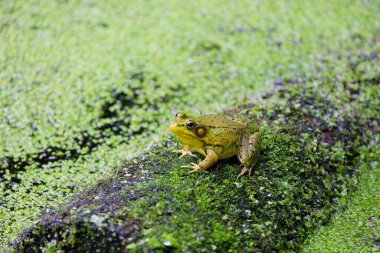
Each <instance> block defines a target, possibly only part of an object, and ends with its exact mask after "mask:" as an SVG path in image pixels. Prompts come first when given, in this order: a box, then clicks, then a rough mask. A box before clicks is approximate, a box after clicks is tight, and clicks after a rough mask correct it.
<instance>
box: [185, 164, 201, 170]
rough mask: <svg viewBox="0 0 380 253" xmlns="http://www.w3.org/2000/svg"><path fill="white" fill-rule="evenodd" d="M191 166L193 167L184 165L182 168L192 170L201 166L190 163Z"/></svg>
mask: <svg viewBox="0 0 380 253" xmlns="http://www.w3.org/2000/svg"><path fill="white" fill-rule="evenodd" d="M190 164H191V165H182V166H181V168H192V169H194V168H195V167H197V166H198V167H199V165H198V164H196V163H190Z"/></svg>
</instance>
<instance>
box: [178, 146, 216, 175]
mask: <svg viewBox="0 0 380 253" xmlns="http://www.w3.org/2000/svg"><path fill="white" fill-rule="evenodd" d="M205 151H206V152H205V153H206V157H205V159H204V160H203V161H202V162H200V164H194V163H193V165H192V166H182V167H188V168H191V169H192V170H191V171H190V172H189V173H193V172H196V171H199V170H207V169H208V168H210V167H211V166H212V165H214V164H215V163H216V162H217V161H218V160H219V157H218V154H217V153H216V152H215V151H214V150H213V149H206V150H205Z"/></svg>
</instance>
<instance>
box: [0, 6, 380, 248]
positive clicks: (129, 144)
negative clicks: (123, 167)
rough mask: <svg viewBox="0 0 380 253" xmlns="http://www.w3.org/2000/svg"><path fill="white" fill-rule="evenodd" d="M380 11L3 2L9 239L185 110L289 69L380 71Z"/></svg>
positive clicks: (212, 104)
mask: <svg viewBox="0 0 380 253" xmlns="http://www.w3.org/2000/svg"><path fill="white" fill-rule="evenodd" d="M378 13H380V2H378V1H308V2H305V1H187V2H185V1H70V0H68V1H63V0H61V1H0V31H1V35H0V36H1V37H0V69H1V71H0V165H1V167H0V175H1V181H0V204H1V206H0V242H1V244H2V245H4V244H5V243H6V242H7V241H9V240H10V239H12V238H14V236H15V235H17V233H18V232H20V231H21V230H22V229H24V228H26V227H27V226H29V225H30V224H32V223H33V222H34V221H35V219H36V217H38V213H39V212H41V211H42V210H49V209H51V208H54V207H56V206H57V205H58V204H60V203H63V202H64V201H65V200H67V199H68V198H70V197H71V196H72V195H73V194H74V193H77V192H79V191H80V190H81V189H82V188H83V186H85V185H89V184H93V183H94V182H96V181H97V180H98V179H99V178H102V177H104V176H105V175H107V174H108V173H109V172H110V171H111V170H112V168H114V167H115V166H116V165H119V164H121V163H122V162H123V161H124V160H125V159H127V158H130V157H133V156H136V155H138V154H139V153H140V152H141V151H143V150H144V149H145V148H146V147H149V146H150V145H153V144H154V143H157V142H160V140H162V139H165V138H167V137H166V136H168V135H169V133H168V130H167V126H168V123H169V122H170V120H171V118H172V117H173V115H174V114H175V112H177V111H187V112H192V113H195V114H198V113H200V112H202V113H215V112H220V111H221V110H222V109H225V108H234V107H237V106H238V105H240V104H245V103H249V102H254V101H257V99H258V96H256V95H252V94H262V93H264V92H265V91H268V90H271V89H272V88H273V85H274V84H276V83H279V82H281V80H296V79H298V78H303V79H309V80H312V79H318V80H338V81H339V80H351V79H356V78H359V77H360V78H368V79H371V78H378V77H379V72H380V67H379V64H378V59H379V58H378V53H379V50H380V46H379V44H380V43H379V42H380V18H379V14H378ZM364 56H365V57H367V58H368V57H369V59H370V60H368V59H367V60H366V58H365V57H364ZM363 57H364V58H363ZM371 57H372V58H371ZM376 62H377V64H376ZM247 94H249V95H247ZM259 102H260V101H259ZM377 116H378V115H377ZM374 168H376V170H368V173H369V175H372V176H369V178H372V180H373V178H379V175H378V174H379V173H378V170H377V169H378V164H375V165H374ZM371 173H372V174H371ZM376 173H377V174H376ZM365 182H367V181H365ZM371 182H372V181H371ZM374 182H376V180H375V181H374ZM363 185H364V186H363V188H362V190H363V191H365V192H367V194H369V196H376V195H378V194H379V188H371V185H372V183H369V184H367V186H365V185H366V184H363ZM369 189H371V190H370V191H368V190H369ZM373 189H375V190H373ZM359 192H360V191H359ZM368 192H369V193H368ZM371 194H372V195H371ZM366 196H367V195H366ZM367 197H368V196H367ZM354 198H355V197H353V199H354ZM368 198H369V197H368ZM364 199H365V198H364ZM356 206H357V205H356ZM352 208H353V209H352V210H353V212H354V216H355V215H356V213H357V212H359V213H360V210H356V209H355V205H354V206H353V207H352ZM350 210H351V209H350ZM355 210H356V211H355ZM364 216H365V215H364ZM332 226H334V223H332ZM342 226H343V225H339V224H338V225H336V228H334V229H338V230H339V229H341V230H340V232H339V231H338V232H336V231H335V232H334V229H333V230H332V232H331V233H332V234H334V235H336V236H337V237H339V236H340V235H339V233H341V231H342V229H343V231H345V230H346V228H342ZM355 227H356V226H352V228H349V229H355ZM324 229H325V228H324ZM323 231H326V229H325V230H323ZM325 233H327V232H325ZM347 233H348V232H347ZM355 235H357V234H354V235H353V237H352V238H355V237H357V236H355ZM361 235H362V236H364V237H365V236H368V235H367V234H366V233H359V236H361ZM343 236H344V233H343ZM346 236H347V235H346ZM319 238H322V235H320V234H317V235H316V237H315V238H313V239H312V241H313V242H314V243H316V245H317V246H313V245H310V246H309V248H310V249H313V247H319V246H320V245H319V246H318V240H319ZM322 239H323V238H322ZM322 242H323V240H322ZM339 243H341V242H340V241H339V240H337V242H336V243H335V244H334V243H333V244H332V246H331V247H336V246H337V244H339ZM321 244H323V243H321Z"/></svg>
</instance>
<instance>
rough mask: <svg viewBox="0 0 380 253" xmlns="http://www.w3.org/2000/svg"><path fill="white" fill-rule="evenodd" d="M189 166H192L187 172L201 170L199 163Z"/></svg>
mask: <svg viewBox="0 0 380 253" xmlns="http://www.w3.org/2000/svg"><path fill="white" fill-rule="evenodd" d="M191 168H192V170H191V171H189V174H190V173H194V172H197V171H200V170H202V168H201V167H200V166H199V165H196V166H193V167H191Z"/></svg>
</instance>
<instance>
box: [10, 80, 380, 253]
mask: <svg viewBox="0 0 380 253" xmlns="http://www.w3.org/2000/svg"><path fill="white" fill-rule="evenodd" d="M359 86H360V89H361V90H362V91H361V92H360V94H356V95H351V96H348V97H347V98H342V99H347V101H342V102H344V103H341V104H337V103H335V104H334V103H332V102H331V101H332V99H336V98H334V97H332V98H327V97H326V96H324V94H328V91H329V90H331V88H333V89H335V88H337V87H336V86H330V85H326V84H322V83H320V84H318V86H315V85H313V86H310V85H306V86H299V84H288V85H287V86H286V90H285V92H284V90H281V92H278V91H276V92H273V93H271V94H267V95H265V97H266V98H267V99H268V100H273V101H279V100H281V101H280V102H276V103H272V104H271V105H268V107H266V106H261V107H258V106H257V105H248V106H245V107H241V108H240V109H238V110H237V111H239V112H240V114H242V115H244V116H245V117H246V118H247V119H249V121H250V122H252V125H251V127H252V129H258V130H259V131H260V133H261V135H262V149H261V154H260V162H259V164H257V166H256V167H255V170H254V173H253V175H252V176H251V177H245V178H243V179H242V180H236V179H235V178H236V175H237V174H238V171H239V169H240V165H239V162H237V159H229V160H227V161H222V162H220V163H218V164H217V165H216V166H215V167H214V168H212V169H210V170H209V171H207V172H204V173H198V174H187V172H186V170H185V169H181V168H180V165H182V164H184V163H187V162H190V161H192V160H193V159H192V158H187V159H185V160H179V159H177V157H176V155H174V154H172V153H171V152H170V149H167V148H165V146H168V145H169V146H172V145H173V142H172V140H169V141H168V142H166V143H164V144H162V146H160V147H155V148H152V149H150V150H149V151H148V152H147V153H145V154H143V155H142V156H141V157H139V158H136V159H134V160H132V161H129V162H127V163H126V164H124V165H123V166H121V167H118V168H116V169H115V172H114V173H115V174H114V175H113V176H112V177H110V178H108V179H105V180H103V181H101V182H100V183H99V184H98V185H97V186H96V187H93V188H91V189H89V190H87V191H84V192H83V193H82V194H80V195H77V197H75V198H74V199H73V200H72V201H71V202H69V203H68V204H65V205H62V206H61V207H60V209H59V210H57V211H55V212H50V213H46V214H44V215H43V216H42V220H41V221H40V222H39V223H38V224H37V225H36V226H34V227H32V228H30V229H28V230H26V231H25V232H24V233H23V235H22V236H21V237H20V238H19V239H18V240H16V241H15V242H14V243H13V247H15V249H18V250H20V249H22V250H28V249H38V248H39V247H53V246H52V242H53V241H54V242H56V243H57V244H56V245H54V248H55V249H65V250H72V249H81V250H91V249H95V248H97V249H100V250H107V251H115V252H116V251H124V250H127V249H128V250H134V251H141V250H143V251H149V250H153V249H154V250H156V251H169V250H174V251H177V250H180V249H181V250H185V251H207V252H208V251H228V250H230V251H236V250H243V251H278V250H294V251H298V250H300V248H301V245H302V243H303V242H304V240H305V239H306V238H307V236H308V235H309V234H310V233H311V231H313V230H314V229H315V228H317V227H319V226H321V225H323V224H326V222H328V221H329V219H330V217H331V215H332V214H333V213H334V210H335V206H336V204H337V199H338V198H339V197H341V196H344V195H346V194H347V192H350V191H352V189H353V188H354V185H355V178H354V177H353V174H354V173H355V170H356V168H357V167H356V162H357V157H358V156H359V155H360V153H359V150H360V147H363V146H365V145H368V143H369V142H368V141H369V140H370V138H363V137H362V133H364V132H366V131H365V129H367V126H368V124H370V125H376V124H378V122H377V121H376V120H375V119H371V118H367V117H363V115H358V114H357V113H353V112H351V111H349V110H348V111H346V112H344V111H343V110H342V106H347V105H348V106H355V107H356V108H357V109H359V110H360V109H361V107H362V106H365V103H364V102H363V101H362V100H361V99H360V95H361V94H362V93H364V92H365V91H366V90H367V89H368V88H369V89H370V88H371V87H370V86H371V85H369V83H367V82H360V83H359ZM279 97H281V98H279ZM283 103H285V104H287V107H283V106H282V104H283ZM347 103H349V104H347ZM237 111H236V110H231V111H226V113H227V114H232V113H236V112H237ZM337 113H339V116H337V117H331V115H337ZM367 134H369V135H370V136H373V135H374V134H375V132H373V131H367ZM51 235H54V236H53V237H51V238H50V237H49V236H51ZM89 241H91V244H89V243H86V242H89ZM89 245H91V246H89ZM83 247H84V248H83ZM86 247H93V248H86Z"/></svg>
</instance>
